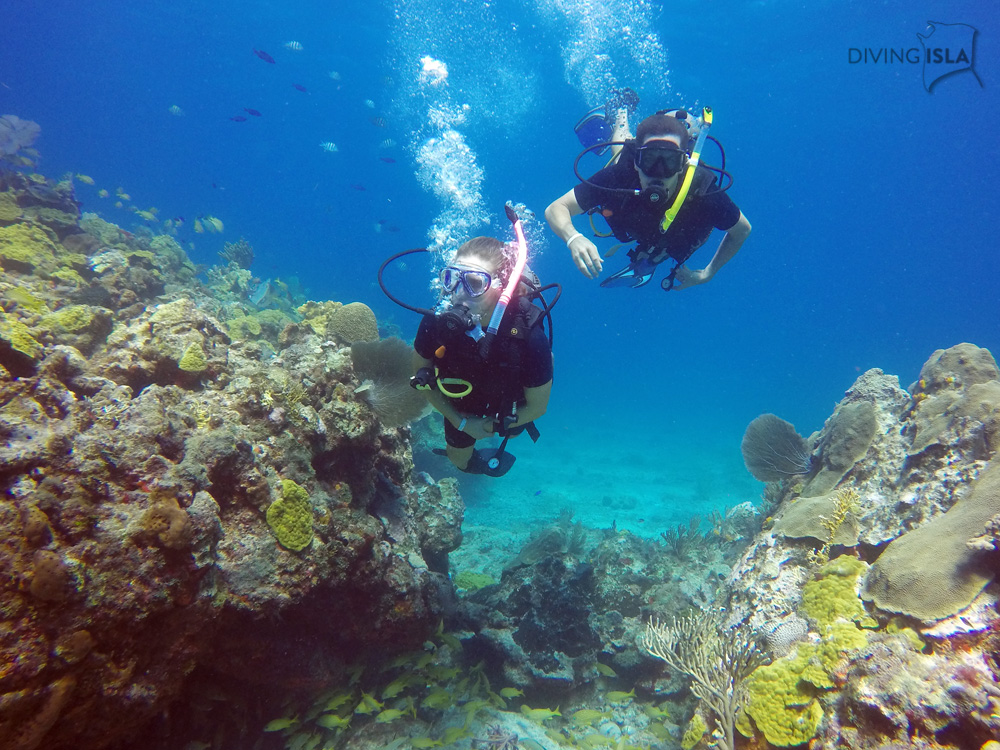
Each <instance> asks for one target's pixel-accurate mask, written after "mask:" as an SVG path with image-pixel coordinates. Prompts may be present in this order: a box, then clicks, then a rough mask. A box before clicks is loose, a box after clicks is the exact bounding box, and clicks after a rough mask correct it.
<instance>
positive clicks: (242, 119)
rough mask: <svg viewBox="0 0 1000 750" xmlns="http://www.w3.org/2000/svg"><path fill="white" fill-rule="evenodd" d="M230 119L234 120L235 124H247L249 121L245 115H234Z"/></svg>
mask: <svg viewBox="0 0 1000 750" xmlns="http://www.w3.org/2000/svg"><path fill="white" fill-rule="evenodd" d="M229 119H230V120H232V121H233V122H246V121H247V118H245V117H244V116H243V115H234V116H233V117H230V118H229Z"/></svg>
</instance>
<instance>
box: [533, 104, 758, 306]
mask: <svg viewBox="0 0 1000 750" xmlns="http://www.w3.org/2000/svg"><path fill="white" fill-rule="evenodd" d="M638 101H639V98H638V96H636V94H635V92H634V91H632V90H631V89H625V90H624V91H623V92H616V93H615V96H614V98H613V99H612V101H611V102H610V103H609V104H608V106H607V109H606V111H605V112H604V113H601V112H600V110H591V111H590V112H588V113H587V115H586V116H585V117H584V118H583V119H582V120H581V121H580V122H579V123H577V127H576V131H577V135H578V136H579V137H580V139H581V142H583V144H584V146H585V147H586V148H584V150H583V151H582V152H581V153H580V155H579V156H577V159H576V162H575V163H574V171H575V172H576V175H577V177H578V178H579V179H580V184H579V185H577V186H576V187H574V188H573V189H571V190H570V191H569V192H567V193H566V194H565V195H563V196H561V197H559V198H557V199H556V200H554V201H553V202H552V203H551V204H550V205H549V206H548V208H546V209H545V218H546V219H547V220H548V222H549V226H550V227H551V228H552V231H553V232H555V233H556V234H557V235H558V236H559V238H560V239H562V240H563V241H564V242H565V243H566V246H567V247H568V248H569V251H570V254H571V256H572V258H573V262H574V263H576V267H577V268H579V269H580V272H581V273H582V274H583V275H584V276H586V277H587V278H589V279H596V278H597V277H598V275H599V274H600V273H601V271H602V270H603V267H604V264H603V261H602V258H601V254H600V253H599V252H598V249H597V246H596V245H595V244H594V243H593V242H592V241H591V240H589V239H588V238H587V237H584V235H583V234H582V233H581V232H580V231H578V230H577V228H576V227H575V226H574V225H573V217H574V216H578V215H579V214H582V213H584V212H587V213H590V214H591V215H593V214H594V213H595V212H600V213H601V214H602V215H603V216H604V218H605V220H606V221H607V223H608V226H609V227H610V229H611V233H612V234H614V236H615V237H616V238H617V239H618V240H619V242H620V243H621V244H619V245H616V246H614V247H613V248H611V249H610V250H609V251H608V252H607V253H605V256H604V257H609V256H611V255H613V254H614V253H615V252H616V251H617V250H618V248H619V247H621V246H622V245H624V244H629V243H632V242H635V243H636V245H635V246H634V247H633V248H632V249H631V250H630V251H629V253H628V255H629V260H630V261H631V262H630V263H629V264H628V265H627V266H626V267H625V268H623V269H621V270H620V271H618V272H617V273H615V274H612V275H611V276H610V277H608V278H606V279H604V280H603V281H602V282H601V286H603V287H613V286H629V287H640V286H644V285H646V284H648V283H649V282H650V281H651V280H652V278H653V276H654V274H655V273H656V267H657V266H658V265H659V264H660V263H662V262H663V261H665V260H667V259H668V258H670V259H672V260H673V261H674V262H675V263H676V265H675V266H674V268H673V269H672V270H671V271H670V273H669V274H668V276H667V277H666V278H665V279H663V281H662V282H661V287H662V288H663V289H664V290H666V291H670V290H671V289H672V288H676V289H687V288H688V287H692V286H696V285H698V284H704V283H705V282H707V281H710V280H711V279H712V277H714V276H715V274H716V273H717V272H718V271H719V269H720V268H722V267H723V266H724V265H726V263H728V262H729V261H730V260H732V258H733V256H734V255H736V253H737V251H738V250H739V249H740V247H741V246H742V245H743V242H744V241H745V240H746V238H747V237H748V236H749V234H750V222H749V221H747V218H746V217H745V216H744V215H743V212H742V211H740V209H739V207H738V206H737V205H736V204H735V203H733V201H732V200H731V199H730V198H729V196H728V194H727V193H726V191H727V190H728V189H729V187H730V186H731V185H732V176H731V175H730V174H729V173H728V172H726V171H725V151H723V150H722V146H721V145H720V144H719V142H718V141H717V140H715V139H714V138H711V136H709V135H708V130H709V128H710V127H711V124H712V110H711V109H710V108H708V107H706V108H705V109H704V111H703V113H702V116H701V117H696V116H693V115H691V114H690V113H688V112H686V111H684V110H661V111H659V112H657V113H656V114H654V115H651V116H650V117H647V118H646V119H644V120H642V122H640V123H639V126H638V127H637V128H636V134H635V138H634V139H631V138H629V135H628V118H629V116H630V115H633V114H634V113H635V108H636V106H637V105H638ZM611 123H613V124H611ZM595 139H603V140H596V141H595ZM706 139H711V140H712V141H714V142H715V143H716V144H717V145H718V146H719V149H720V151H721V152H722V166H721V168H717V167H710V166H707V165H704V164H701V150H702V147H703V146H704V144H705V141H706ZM608 148H611V149H612V157H611V161H610V162H608V164H607V166H605V167H604V169H601V170H600V171H599V172H597V173H596V174H594V175H593V176H592V177H590V178H589V179H586V178H584V177H582V176H581V175H580V173H579V170H578V165H579V162H580V159H581V158H582V157H583V155H584V154H586V153H588V152H591V151H593V152H595V153H598V154H601V153H604V152H605V150H607V149H608ZM715 173H718V174H719V178H718V179H716V174H715ZM725 180H728V183H727V184H725V186H723V184H722V183H723V182H724V181H725ZM591 226H592V227H593V216H591ZM713 229H721V230H722V231H724V232H725V233H726V234H725V236H724V237H723V238H722V242H721V243H720V244H719V246H718V249H717V250H716V251H715V255H714V256H713V257H712V260H711V261H710V262H709V263H708V265H707V266H705V267H704V268H702V269H690V268H687V267H686V266H684V263H685V262H686V261H687V260H688V258H690V257H691V255H692V254H693V253H694V252H695V251H696V250H697V249H698V248H699V247H701V246H702V245H703V244H704V243H705V242H706V241H707V240H708V238H709V236H710V235H711V233H712V230H713ZM594 233H595V234H596V235H598V236H610V235H608V234H605V235H601V234H600V233H599V232H597V230H596V229H595V230H594Z"/></svg>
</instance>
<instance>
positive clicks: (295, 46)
mask: <svg viewBox="0 0 1000 750" xmlns="http://www.w3.org/2000/svg"><path fill="white" fill-rule="evenodd" d="M285 49H290V50H292V52H301V51H302V45H301V44H299V43H298V42H285Z"/></svg>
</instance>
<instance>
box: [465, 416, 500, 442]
mask: <svg viewBox="0 0 1000 750" xmlns="http://www.w3.org/2000/svg"><path fill="white" fill-rule="evenodd" d="M493 426H494V422H493V417H470V418H469V421H468V422H466V423H465V429H464V430H463V432H464V433H465V434H466V435H468V436H469V437H471V438H475V439H476V440H483V439H484V438H488V437H490V436H491V435H492V434H493Z"/></svg>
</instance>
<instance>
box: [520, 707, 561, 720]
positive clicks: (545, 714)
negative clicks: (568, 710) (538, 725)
mask: <svg viewBox="0 0 1000 750" xmlns="http://www.w3.org/2000/svg"><path fill="white" fill-rule="evenodd" d="M521 713H522V714H524V715H525V716H527V717H528V718H529V719H531V720H532V721H546V720H548V719H551V718H552V717H554V716H562V714H561V713H559V709H558V708H556V710H555V711H553V710H552V709H550V708H529V707H528V705H527V704H525V705H523V706H521Z"/></svg>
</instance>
